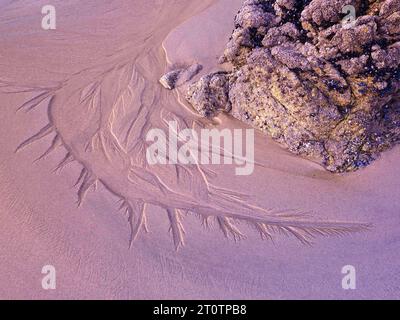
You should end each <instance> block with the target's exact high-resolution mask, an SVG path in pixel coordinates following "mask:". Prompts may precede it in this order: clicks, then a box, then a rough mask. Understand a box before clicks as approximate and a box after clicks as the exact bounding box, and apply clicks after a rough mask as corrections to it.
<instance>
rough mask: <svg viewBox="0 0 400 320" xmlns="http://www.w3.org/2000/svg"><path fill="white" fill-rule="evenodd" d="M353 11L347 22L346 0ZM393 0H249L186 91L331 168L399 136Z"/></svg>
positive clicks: (366, 158)
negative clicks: (208, 70)
mask: <svg viewBox="0 0 400 320" xmlns="http://www.w3.org/2000/svg"><path fill="white" fill-rule="evenodd" d="M348 5H351V6H353V7H354V9H355V11H356V14H357V17H356V20H355V21H353V22H352V23H351V24H345V23H344V22H343V18H344V16H345V14H343V10H342V9H343V7H345V6H348ZM399 28H400V0H368V1H361V0H329V1H328V0H312V1H311V0H248V1H245V2H244V5H243V7H242V9H241V10H240V11H239V13H238V15H237V16H236V19H235V30H234V32H233V35H232V38H231V39H230V41H229V43H228V45H227V48H226V50H225V52H224V56H223V58H222V61H223V62H229V63H230V64H231V65H232V72H230V73H225V72H224V73H214V74H211V75H208V76H205V77H203V78H202V79H201V80H200V81H199V82H198V83H196V84H194V85H192V86H191V87H190V89H189V93H188V100H189V102H190V103H191V104H192V105H193V106H194V107H195V108H196V109H197V110H198V111H199V112H201V114H203V115H204V116H207V117H213V116H215V115H216V114H217V113H218V112H221V111H223V112H230V113H231V114H232V115H233V116H234V117H235V118H238V119H240V120H242V121H244V122H246V123H248V124H250V125H252V126H253V127H255V128H258V129H260V130H262V131H265V132H267V133H268V134H270V135H271V136H272V137H273V138H274V139H276V140H277V141H279V142H280V143H282V144H283V145H284V146H286V147H287V148H288V149H289V150H290V151H292V152H294V153H296V154H299V155H302V156H305V157H307V158H309V159H312V160H314V161H317V162H319V163H320V164H322V165H323V166H324V167H325V168H327V169H328V170H330V171H332V172H345V171H353V170H356V169H358V168H360V167H364V166H366V165H368V164H369V163H370V162H371V161H372V160H374V159H375V158H376V157H377V156H378V155H379V153H380V152H382V151H384V150H386V149H388V148H390V147H392V146H393V145H394V144H396V143H398V142H399V140H400V102H399V101H400V68H399V63H400V29H399Z"/></svg>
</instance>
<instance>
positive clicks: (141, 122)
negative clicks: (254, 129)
mask: <svg viewBox="0 0 400 320" xmlns="http://www.w3.org/2000/svg"><path fill="white" fill-rule="evenodd" d="M161 41H162V37H160V39H159V43H158V44H159V46H158V47H155V46H154V44H152V45H151V48H150V47H149V48H150V49H146V50H143V52H142V53H141V54H139V55H137V56H135V57H133V58H126V56H118V54H120V53H118V54H116V57H112V59H110V61H109V62H107V63H104V64H101V65H100V66H97V67H93V68H90V69H85V70H82V71H81V72H78V73H76V74H74V75H72V76H71V77H69V78H68V79H67V80H65V81H63V82H61V83H60V84H59V85H57V86H52V87H49V88H42V87H35V86H23V85H19V84H15V83H10V82H7V81H5V80H4V81H2V82H1V88H2V90H5V91H8V92H15V93H17V92H28V91H31V92H32V93H33V98H32V99H30V100H29V101H27V102H26V103H24V104H23V105H22V106H21V107H20V108H19V110H21V111H22V110H25V111H28V112H29V111H31V110H35V109H37V108H42V107H44V108H47V114H48V119H49V123H48V125H46V126H45V127H43V128H42V129H41V130H40V131H39V132H38V133H37V134H35V135H33V136H32V137H30V138H28V139H27V140H25V141H24V142H22V143H21V144H20V145H19V146H18V148H17V149H16V152H19V151H22V150H24V149H25V148H27V147H29V146H30V145H31V144H32V143H34V142H35V141H38V140H41V139H43V138H45V137H49V136H51V135H52V136H53V139H52V143H51V144H50V146H49V148H48V150H45V151H44V153H43V155H41V156H40V157H39V159H44V158H45V157H46V156H47V155H49V154H50V153H51V152H52V151H54V150H55V149H56V148H57V147H59V146H60V147H62V148H64V149H65V150H66V155H65V157H64V159H63V160H62V161H61V162H60V163H59V164H58V166H57V167H56V170H62V169H63V168H64V167H65V166H66V165H68V164H69V163H71V162H73V161H74V162H77V163H79V164H80V165H81V166H82V170H81V173H80V175H79V177H78V179H77V182H76V187H77V190H78V191H77V193H78V201H77V203H78V205H79V206H80V205H82V203H83V201H84V200H85V198H86V196H87V194H88V192H89V191H90V190H92V189H95V188H96V186H97V185H98V184H102V185H103V186H104V187H105V188H106V189H107V190H108V191H109V192H110V193H111V194H113V195H114V196H116V197H117V198H118V199H119V202H120V203H119V204H120V209H121V210H123V212H124V213H125V214H126V215H127V218H128V221H129V224H130V228H131V237H130V243H131V244H132V243H133V241H134V240H135V239H137V237H138V236H139V235H140V233H141V232H143V231H146V230H148V229H149V226H148V225H147V219H146V209H147V207H148V205H156V206H159V207H161V208H163V209H165V213H166V218H167V219H169V222H170V231H171V234H172V237H173V241H174V244H175V246H176V248H177V249H178V248H180V247H181V246H182V245H184V233H185V230H184V226H183V223H184V221H183V219H184V217H185V215H188V214H193V215H196V216H198V217H199V218H200V220H201V222H202V224H203V225H204V226H209V224H210V223H211V222H212V221H214V222H215V223H216V224H217V225H218V227H219V228H220V229H221V231H222V232H223V234H224V235H225V236H227V237H231V238H233V239H234V240H239V239H242V238H243V237H244V234H243V233H242V231H241V230H240V229H239V226H238V224H239V223H245V224H248V225H250V226H251V227H253V228H254V229H255V230H256V231H257V232H259V233H260V234H261V236H262V237H263V238H265V239H272V237H273V236H274V234H276V233H281V234H285V235H292V236H294V237H296V238H297V239H298V240H300V241H301V242H302V243H310V241H311V240H312V239H313V238H314V237H315V236H330V235H344V234H347V233H351V232H357V231H362V230H365V229H367V228H368V225H366V224H362V223H351V222H349V223H346V222H329V221H318V220H315V219H310V218H306V217H304V216H302V215H301V214H296V213H292V212H291V211H287V212H279V211H278V210H267V209H264V208H261V207H259V206H256V205H252V204H250V203H249V202H248V200H247V199H246V196H245V195H243V194H239V193H237V192H234V191H232V190H228V189H224V188H222V187H218V186H216V185H214V184H213V183H212V178H213V174H214V173H213V172H212V171H210V170H209V169H206V168H205V167H203V166H201V165H200V164H195V165H189V166H184V165H158V166H149V165H148V164H147V161H146V147H147V144H146V139H145V135H146V133H147V132H148V131H149V130H150V129H151V128H165V129H167V128H168V123H169V121H176V122H177V123H178V124H179V130H181V129H182V128H194V127H197V126H202V123H201V121H200V120H201V118H200V117H199V116H196V115H194V114H193V113H192V112H190V111H189V110H186V109H184V108H176V104H177V101H176V99H175V97H174V96H173V95H172V94H171V93H169V92H166V91H164V90H162V89H161V87H160V86H159V85H158V83H157V81H156V79H157V76H155V75H154V74H152V70H154V69H153V68H152V66H162V65H164V63H165V58H164V56H163V53H162V51H161V50H160V48H161ZM127 56H129V55H127ZM159 100H162V101H163V102H164V103H163V107H162V108H160V106H159V105H157V104H156V103H155V102H156V101H159Z"/></svg>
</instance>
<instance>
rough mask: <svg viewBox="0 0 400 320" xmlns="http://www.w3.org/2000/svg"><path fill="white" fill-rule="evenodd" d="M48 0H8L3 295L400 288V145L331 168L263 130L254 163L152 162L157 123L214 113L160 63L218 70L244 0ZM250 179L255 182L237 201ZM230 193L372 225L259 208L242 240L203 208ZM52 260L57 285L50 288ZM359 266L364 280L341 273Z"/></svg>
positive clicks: (288, 293) (0, 4)
mask: <svg viewBox="0 0 400 320" xmlns="http://www.w3.org/2000/svg"><path fill="white" fill-rule="evenodd" d="M46 4H47V2H46V1H32V0H18V1H7V0H0V43H1V45H0V107H1V112H0V146H1V149H0V242H1V246H0V298H3V299H311V298H312V299H364V298H365V299H366V298H372V299H382V298H400V255H399V252H400V218H399V213H400V200H399V196H400V188H399V184H400V182H399V181H400V171H399V170H398V163H399V160H400V149H399V148H395V149H393V150H391V151H389V152H386V153H384V154H383V156H382V157H381V158H380V159H379V160H378V161H376V162H375V163H374V164H373V165H371V166H370V167H368V168H366V169H364V170H361V171H358V172H356V173H352V174H346V175H333V174H330V173H327V172H326V171H325V170H324V169H323V168H321V167H320V166H318V165H317V164H314V163H312V162H310V161H307V160H304V159H301V158H299V157H296V156H294V155H292V154H289V153H288V152H287V151H285V150H284V149H282V148H281V147H280V146H279V145H278V144H276V143H275V142H273V141H272V140H271V139H270V138H268V137H266V136H265V135H263V134H261V133H257V134H256V140H255V143H256V145H255V155H256V159H255V160H256V162H257V163H258V164H259V165H257V166H256V168H255V172H254V174H252V175H250V176H236V175H235V174H234V170H233V168H232V167H231V166H213V167H211V166H210V168H204V171H202V170H198V169H196V168H190V169H189V170H186V169H184V168H178V169H177V168H175V167H174V168H171V166H159V167H156V168H148V167H147V166H146V163H145V157H144V153H145V145H144V143H143V141H144V135H145V134H146V132H147V131H148V130H149V129H151V128H152V127H163V126H165V123H166V122H167V121H170V120H176V121H178V123H179V124H181V125H184V124H185V125H187V124H188V123H189V124H190V125H191V124H194V125H195V124H196V123H198V121H202V120H201V119H200V118H199V117H198V116H197V115H196V114H195V113H194V111H193V110H191V109H190V108H189V107H188V106H187V105H185V103H184V101H183V98H182V90H175V91H167V90H165V89H163V88H162V87H161V86H160V84H159V83H158V80H159V78H160V77H161V76H162V75H163V74H164V73H165V72H166V71H168V70H170V69H171V68H172V67H173V66H177V65H187V64H191V63H194V62H198V63H200V64H202V65H203V66H204V68H203V70H202V72H201V74H206V73H207V72H209V71H211V70H218V69H220V66H218V63H217V60H218V57H219V56H220V55H221V53H222V51H223V49H224V46H225V44H226V42H227V40H228V38H229V36H230V33H231V31H232V29H233V18H234V15H235V13H236V12H237V10H238V8H239V7H240V5H241V4H242V1H241V0H202V1H198V0H170V1H166V0H132V1H123V0H113V1H105V0H104V1H103V0H96V1H95V0H86V1H78V0H69V1H53V5H54V6H55V8H56V10H57V11H56V12H57V29H56V30H47V31H46V30H43V29H42V28H41V20H42V17H43V15H42V14H41V8H42V7H43V6H44V5H46ZM199 76H200V75H199ZM199 76H198V77H199ZM219 122H220V123H219V124H218V127H219V128H241V129H246V127H245V125H243V124H242V123H239V122H238V121H236V120H233V119H230V118H229V117H227V116H221V117H220V119H219ZM202 123H205V122H204V121H203V122H202ZM205 125H206V126H211V125H212V124H209V123H205ZM32 136H33V137H34V139H30V140H29V137H32ZM35 138H40V139H35ZM33 140H37V141H33ZM24 142H26V143H24ZM29 142H34V143H32V144H30V143H29ZM49 147H50V149H49ZM48 149H49V151H51V152H49V153H48V154H45V157H43V159H40V160H38V161H36V159H38V158H40V157H41V155H42V154H43V153H45V152H46V150H48ZM16 151H18V152H16ZM60 163H61V165H59V164H60ZM205 172H206V173H207V174H206V173H205ZM205 175H207V177H205ZM78 177H80V179H78V183H76V182H77V178H78ZM74 185H75V186H74ZM220 190H225V192H224V193H223V194H224V195H223V196H222V195H221V193H220V192H219V191H220ZM228 190H229V191H228ZM228 193H229V195H227V194H228ZM236 193H240V194H246V195H247V196H246V197H243V198H240V200H238V201H236V200H235V201H231V202H229V200H228V199H236V198H237V197H236ZM229 197H231V198H229ZM228 202H229V203H228ZM78 205H79V206H78ZM224 205H225V206H226V208H228V209H227V210H230V211H231V212H232V214H242V215H243V216H245V217H246V219H252V213H251V206H254V207H257V208H268V209H274V210H278V211H280V210H282V211H283V210H285V209H293V210H297V211H299V212H305V213H308V214H309V215H310V216H312V217H313V218H312V219H316V221H317V220H329V221H344V222H361V223H367V224H371V225H372V227H371V229H370V230H369V231H367V232H361V233H354V234H350V235H345V236H343V237H317V238H316V239H315V240H314V241H313V242H314V243H313V245H312V246H308V245H303V244H301V243H299V242H298V241H296V240H295V239H294V238H293V237H286V236H284V235H276V236H274V241H273V242H272V241H266V240H265V241H262V240H261V239H260V235H259V234H258V233H257V232H255V230H253V229H252V228H251V227H249V226H248V225H247V224H245V223H244V224H243V225H241V227H242V229H243V231H244V233H245V234H246V239H244V240H241V241H238V242H235V241H233V240H232V239H226V238H225V237H224V234H223V232H221V230H220V229H221V228H220V227H218V223H217V222H215V221H214V223H211V226H210V228H208V229H207V228H204V227H203V226H202V223H201V220H199V218H198V215H200V216H201V215H203V218H204V216H206V215H211V212H215V215H216V217H217V218H224V217H226V213H225V212H223V208H224ZM193 207H199V208H200V209H199V211H200V213H199V212H198V213H197V214H196V213H195V212H192V211H193V210H191V209H192V208H193ZM185 208H187V210H188V213H187V214H183V213H182V211H185ZM175 209H178V210H177V211H176V210H175ZM144 210H145V211H144ZM233 211H234V212H233ZM132 212H134V213H135V215H134V216H135V220H134V221H135V223H134V224H133V231H134V232H133V235H134V236H135V241H133V242H132V245H131V247H130V240H133V239H132V232H131V231H132V230H131V229H130V224H129V217H130V213H132ZM142 213H143V214H142ZM254 214H255V215H256V214H258V213H257V212H255V213H254ZM131 217H132V216H131ZM174 219H175V220H176V219H178V223H176V224H175V225H173V226H174V227H175V228H172V230H171V232H170V231H169V229H170V222H171V221H174ZM181 220H182V221H181ZM182 226H184V227H182ZM146 227H147V229H148V230H146ZM183 228H184V230H183ZM135 231H138V232H137V234H136V232H135ZM183 231H184V232H183ZM182 239H184V245H183V243H182ZM177 244H178V245H179V246H180V249H179V250H178V251H177V250H176V246H177ZM45 265H52V266H54V267H55V269H56V274H57V288H56V289H55V290H44V289H43V288H42V279H43V277H44V275H43V274H42V268H43V266H45ZM346 265H352V266H354V267H355V269H356V271H357V289H356V290H344V289H343V288H342V279H343V277H344V275H343V274H342V268H343V267H344V266H346Z"/></svg>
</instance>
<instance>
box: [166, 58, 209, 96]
mask: <svg viewBox="0 0 400 320" xmlns="http://www.w3.org/2000/svg"><path fill="white" fill-rule="evenodd" d="M202 69H203V67H202V65H200V64H198V63H195V64H193V65H191V66H190V67H188V68H184V69H177V70H173V71H171V72H168V73H166V74H165V75H163V76H162V77H161V79H160V83H161V85H162V86H163V87H164V88H166V89H168V90H173V89H175V88H177V87H180V86H181V85H183V84H185V83H186V82H189V81H190V80H192V78H193V77H194V76H195V75H197V74H198V73H199V72H200V71H201V70H202Z"/></svg>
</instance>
